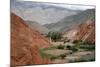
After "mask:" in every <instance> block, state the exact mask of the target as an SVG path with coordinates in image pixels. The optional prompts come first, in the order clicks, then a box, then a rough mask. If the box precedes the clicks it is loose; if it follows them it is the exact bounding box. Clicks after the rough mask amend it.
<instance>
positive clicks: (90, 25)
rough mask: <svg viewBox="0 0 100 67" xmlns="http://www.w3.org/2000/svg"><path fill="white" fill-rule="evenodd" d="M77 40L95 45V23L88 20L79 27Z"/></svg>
mask: <svg viewBox="0 0 100 67" xmlns="http://www.w3.org/2000/svg"><path fill="white" fill-rule="evenodd" d="M77 38H78V40H82V41H86V42H89V43H95V22H94V21H92V20H88V21H87V22H85V23H83V24H81V25H79V31H78V32H77Z"/></svg>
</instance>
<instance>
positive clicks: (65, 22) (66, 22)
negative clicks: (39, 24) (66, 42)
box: [44, 9, 95, 32]
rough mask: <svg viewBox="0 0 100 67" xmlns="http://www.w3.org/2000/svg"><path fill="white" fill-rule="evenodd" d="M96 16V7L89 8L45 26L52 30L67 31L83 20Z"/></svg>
mask: <svg viewBox="0 0 100 67" xmlns="http://www.w3.org/2000/svg"><path fill="white" fill-rule="evenodd" d="M94 18H95V9H87V10H85V11H83V12H81V13H78V14H76V15H72V16H69V17H65V18H63V19H62V20H60V21H59V22H57V23H51V24H45V25H44V26H45V27H47V28H48V29H49V30H50V31H59V32H65V31H68V30H69V29H71V28H74V27H75V26H77V25H79V24H81V23H83V22H86V21H87V20H88V19H93V20H94Z"/></svg>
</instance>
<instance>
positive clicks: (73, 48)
mask: <svg viewBox="0 0 100 67" xmlns="http://www.w3.org/2000/svg"><path fill="white" fill-rule="evenodd" d="M66 48H67V49H69V50H72V51H73V52H76V51H78V48H77V47H75V46H70V45H68V46H66Z"/></svg>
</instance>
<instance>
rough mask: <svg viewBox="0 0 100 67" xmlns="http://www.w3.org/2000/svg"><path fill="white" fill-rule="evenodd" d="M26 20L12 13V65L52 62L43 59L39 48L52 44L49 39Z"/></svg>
mask: <svg viewBox="0 0 100 67" xmlns="http://www.w3.org/2000/svg"><path fill="white" fill-rule="evenodd" d="M24 22H25V21H24V20H23V19H21V18H20V17H18V16H17V15H15V14H14V13H11V65H14V66H17V65H32V64H48V63H51V61H49V60H48V59H46V58H44V59H43V58H42V57H41V55H40V53H39V49H41V48H44V47H49V46H50V43H49V41H48V40H47V39H46V38H45V37H43V36H42V35H41V34H40V33H39V32H38V31H37V30H35V29H30V28H29V27H28V25H27V24H25V23H24Z"/></svg>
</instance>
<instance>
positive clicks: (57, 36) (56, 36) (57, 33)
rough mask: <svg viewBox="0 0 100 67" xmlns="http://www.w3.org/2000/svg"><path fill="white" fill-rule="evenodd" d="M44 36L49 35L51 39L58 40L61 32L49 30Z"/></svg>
mask: <svg viewBox="0 0 100 67" xmlns="http://www.w3.org/2000/svg"><path fill="white" fill-rule="evenodd" d="M46 37H49V38H51V39H52V41H55V42H56V41H58V40H61V38H62V34H61V33H59V32H49V33H48V34H47V36H46Z"/></svg>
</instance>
